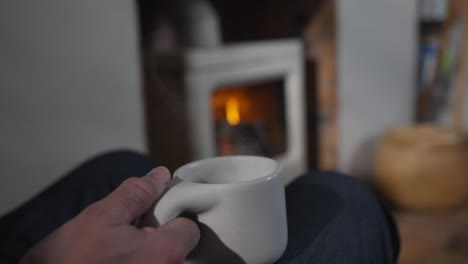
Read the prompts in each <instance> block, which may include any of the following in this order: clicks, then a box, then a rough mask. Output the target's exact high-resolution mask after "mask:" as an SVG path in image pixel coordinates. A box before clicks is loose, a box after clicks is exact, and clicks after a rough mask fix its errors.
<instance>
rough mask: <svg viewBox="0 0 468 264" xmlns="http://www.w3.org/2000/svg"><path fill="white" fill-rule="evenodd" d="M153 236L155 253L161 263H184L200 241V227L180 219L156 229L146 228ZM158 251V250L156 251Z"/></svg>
mask: <svg viewBox="0 0 468 264" xmlns="http://www.w3.org/2000/svg"><path fill="white" fill-rule="evenodd" d="M144 230H145V231H149V232H148V233H149V234H150V236H151V239H150V240H149V241H150V243H151V244H152V245H153V247H152V248H153V252H157V254H158V259H160V260H163V261H162V262H161V263H182V262H183V260H184V259H185V258H186V257H187V255H188V254H189V253H190V252H191V251H192V250H193V249H194V248H195V246H196V245H197V244H198V242H199V240H200V229H199V228H198V225H197V224H196V223H195V222H193V221H192V220H190V219H187V218H185V217H178V218H175V219H174V220H172V221H170V222H169V223H167V224H165V225H163V226H161V227H158V228H156V229H154V228H151V227H145V228H144ZM154 249H156V250H154Z"/></svg>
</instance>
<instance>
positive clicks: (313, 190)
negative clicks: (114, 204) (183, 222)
mask: <svg viewBox="0 0 468 264" xmlns="http://www.w3.org/2000/svg"><path fill="white" fill-rule="evenodd" d="M155 166H156V163H155V162H154V161H153V160H151V159H149V158H148V157H146V156H142V155H140V154H137V153H133V152H128V151H119V152H113V153H109V154H104V155H101V156H98V157H96V158H93V159H91V160H89V161H87V162H85V163H84V164H83V165H81V166H79V167H78V168H76V169H74V170H73V171H72V172H70V173H69V174H68V175H67V176H65V177H63V178H62V179H60V180H59V181H58V182H56V183H55V184H53V185H52V186H50V187H49V188H47V189H46V190H44V191H43V192H42V193H40V194H39V195H37V196H36V197H34V198H33V199H31V200H30V201H29V202H27V203H26V204H24V205H23V206H21V207H19V208H17V209H16V210H14V211H12V212H11V213H8V214H7V215H5V216H3V217H2V218H1V219H0V263H18V262H19V260H20V259H21V257H22V256H23V255H24V254H25V253H26V251H27V250H28V249H29V248H31V247H32V246H33V245H34V244H35V243H37V242H38V241H40V240H41V239H42V238H44V237H45V236H46V235H47V234H49V233H50V232H52V231H53V230H54V229H56V228H57V227H59V226H60V225H62V224H63V223H65V222H66V221H67V220H69V219H70V218H72V217H74V216H76V215H77V214H78V213H79V212H80V211H81V210H83V208H85V207H86V206H88V205H89V204H91V203H93V202H95V201H97V200H99V199H101V198H103V197H104V196H106V195H107V194H109V193H110V192H112V191H113V190H114V189H115V188H116V187H117V186H119V185H120V183H122V182H123V181H124V180H125V179H126V178H129V177H133V176H142V175H145V174H146V173H147V172H148V171H149V170H151V169H152V168H154V167H155ZM286 203H287V211H288V229H289V230H288V232H289V237H288V246H287V249H286V251H285V253H284V254H283V256H282V257H281V259H280V260H279V261H278V263H359V264H364V263H376V264H382V263H396V259H397V256H398V252H399V237H398V232H397V229H396V227H395V224H394V222H393V219H392V217H391V216H390V215H389V213H388V211H387V210H386V209H385V208H384V207H383V206H382V204H381V203H380V202H379V200H378V199H377V197H376V196H375V195H374V193H373V192H372V191H371V190H370V189H369V188H368V187H367V186H366V185H364V184H363V183H361V182H358V181H357V180H355V179H353V178H352V177H349V176H344V175H341V174H338V173H332V172H311V173H308V174H306V175H303V176H301V177H299V178H298V179H297V180H295V181H294V182H293V183H291V184H290V185H288V186H287V187H286Z"/></svg>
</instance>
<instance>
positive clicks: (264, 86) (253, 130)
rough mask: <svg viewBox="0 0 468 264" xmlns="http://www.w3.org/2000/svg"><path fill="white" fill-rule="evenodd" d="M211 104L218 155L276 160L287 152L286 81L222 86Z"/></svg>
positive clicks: (215, 93)
mask: <svg viewBox="0 0 468 264" xmlns="http://www.w3.org/2000/svg"><path fill="white" fill-rule="evenodd" d="M211 102H212V111H213V116H214V126H215V131H216V143H217V154H218V155H241V154H250V155H262V156H270V157H273V156H275V155H278V154H281V153H282V152H284V151H285V149H286V135H285V120H284V118H285V117H284V95H283V81H268V82H262V83H256V84H250V85H241V86H239V85H238V86H223V87H220V88H219V89H217V90H215V92H214V94H213V96H212V100H211Z"/></svg>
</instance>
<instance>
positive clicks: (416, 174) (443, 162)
mask: <svg viewBox="0 0 468 264" xmlns="http://www.w3.org/2000/svg"><path fill="white" fill-rule="evenodd" d="M375 183H376V185H377V188H378V189H379V190H380V191H381V193H382V194H383V195H384V196H385V198H386V199H388V200H389V201H391V202H392V203H393V204H394V205H396V206H398V207H403V208H407V209H417V210H449V209H452V208H455V207H458V206H461V205H463V204H464V203H465V202H467V199H468V140H467V137H466V136H465V135H464V134H462V133H461V132H458V131H455V130H453V129H450V128H443V127H437V126H429V125H420V126H409V127H402V128H397V129H393V130H391V131H389V132H388V133H387V134H386V135H385V136H384V138H383V140H382V142H381V144H380V145H379V148H378V154H377V164H376V177H375Z"/></svg>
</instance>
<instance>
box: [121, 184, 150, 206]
mask: <svg viewBox="0 0 468 264" xmlns="http://www.w3.org/2000/svg"><path fill="white" fill-rule="evenodd" d="M122 192H123V195H124V200H126V201H127V202H128V203H130V204H131V205H134V204H136V205H138V204H141V203H148V201H151V202H152V197H153V195H152V193H151V192H152V191H151V188H149V187H148V184H147V183H146V182H145V181H144V180H142V179H140V178H129V179H127V180H125V181H124V182H123V184H122Z"/></svg>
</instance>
